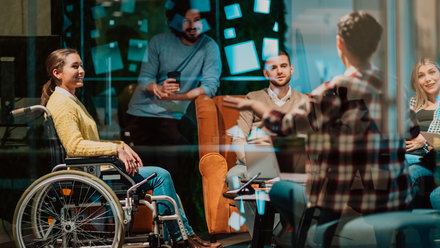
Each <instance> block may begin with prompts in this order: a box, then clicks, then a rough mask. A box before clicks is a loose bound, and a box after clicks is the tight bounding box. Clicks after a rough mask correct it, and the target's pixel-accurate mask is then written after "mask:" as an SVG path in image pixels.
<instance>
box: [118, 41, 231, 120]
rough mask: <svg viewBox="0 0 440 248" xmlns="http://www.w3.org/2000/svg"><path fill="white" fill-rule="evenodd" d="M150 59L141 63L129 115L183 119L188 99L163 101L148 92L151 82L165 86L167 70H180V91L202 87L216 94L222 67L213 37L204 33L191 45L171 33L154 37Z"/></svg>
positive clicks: (149, 49) (212, 94)
mask: <svg viewBox="0 0 440 248" xmlns="http://www.w3.org/2000/svg"><path fill="white" fill-rule="evenodd" d="M146 53H147V54H145V56H148V62H144V63H142V67H141V71H140V75H139V80H138V87H137V88H136V90H135V92H134V94H133V97H132V98H131V100H130V104H129V105H128V111H127V113H128V114H131V115H134V116H143V117H156V118H174V119H180V118H181V117H182V115H184V114H185V111H186V108H187V107H188V105H189V103H190V102H189V101H174V100H160V99H159V98H158V97H156V96H155V95H150V94H148V93H147V92H146V91H145V87H146V86H147V85H148V84H150V83H157V84H160V85H163V82H164V81H165V80H166V79H167V73H168V72H171V71H180V73H181V76H180V91H178V92H177V93H180V92H186V91H190V90H192V89H195V88H197V87H198V86H199V82H201V85H200V87H201V88H203V90H205V93H206V95H208V96H210V97H213V96H214V95H215V92H216V91H217V88H218V86H219V84H220V81H219V77H220V74H221V70H222V64H221V59H220V50H219V48H218V45H217V43H215V41H214V40H213V39H211V38H210V37H208V36H206V35H202V37H201V39H200V40H199V41H198V42H197V43H196V44H194V45H192V46H186V45H184V44H182V42H181V41H180V39H179V38H178V37H176V36H175V35H174V34H172V33H163V34H159V35H156V36H154V37H153V38H152V39H151V41H150V42H149V44H148V49H147V52H146Z"/></svg>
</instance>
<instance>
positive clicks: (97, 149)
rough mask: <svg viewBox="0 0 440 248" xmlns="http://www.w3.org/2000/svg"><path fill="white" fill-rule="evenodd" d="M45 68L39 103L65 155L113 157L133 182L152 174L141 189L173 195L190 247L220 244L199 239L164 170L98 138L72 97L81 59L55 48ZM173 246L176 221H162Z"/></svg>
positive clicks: (165, 209) (166, 210)
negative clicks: (49, 120)
mask: <svg viewBox="0 0 440 248" xmlns="http://www.w3.org/2000/svg"><path fill="white" fill-rule="evenodd" d="M46 70H47V73H48V74H49V76H50V80H49V81H48V82H47V83H46V84H45V85H44V87H43V93H42V96H41V105H43V106H46V107H47V109H48V110H49V111H50V113H51V115H52V118H53V120H54V123H55V128H56V130H57V133H58V136H59V138H60V140H61V143H62V144H63V146H64V148H65V150H66V153H67V157H92V156H117V157H118V158H119V159H120V160H121V161H122V162H123V163H124V165H125V170H126V172H127V173H128V174H129V175H130V176H131V177H132V178H133V179H134V181H135V182H136V183H138V182H140V181H142V180H143V179H144V178H146V177H148V176H149V175H151V174H152V173H154V172H155V173H157V177H155V178H154V179H152V180H149V181H147V182H146V183H144V184H143V185H142V186H141V188H142V189H143V190H145V191H148V190H153V195H166V196H170V197H171V198H173V199H174V200H175V201H176V202H177V204H178V206H179V211H180V214H181V216H182V221H183V224H184V227H185V229H186V232H187V234H188V242H189V244H190V247H220V246H221V244H220V243H209V242H206V241H203V240H202V239H200V238H199V237H198V236H197V235H196V234H195V233H194V231H193V229H192V228H191V226H190V225H189V223H188V220H187V218H186V216H185V214H184V212H183V211H182V210H181V206H180V205H179V201H178V197H177V194H176V191H175V189H174V184H173V181H172V179H171V176H170V174H169V173H168V171H166V170H164V169H162V168H159V167H154V166H146V167H143V164H142V161H141V159H140V158H139V156H138V155H137V154H136V152H134V151H133V150H132V149H131V148H130V146H128V145H127V144H125V143H124V142H122V141H103V140H100V139H99V136H98V130H97V126H96V123H95V121H94V120H93V118H92V117H91V116H90V114H89V113H88V112H87V110H86V108H85V107H84V106H83V104H82V103H81V102H80V101H79V100H78V98H77V97H76V96H75V90H76V88H79V87H82V86H83V84H84V75H85V71H84V69H83V68H82V61H81V58H80V57H79V55H78V53H77V51H76V50H74V49H59V50H56V51H54V52H52V53H51V54H50V55H49V57H48V58H47V61H46ZM161 203H162V204H158V205H159V213H160V214H170V209H173V208H172V207H171V206H167V205H170V203H169V202H165V201H163V202H161ZM165 226H166V227H167V229H168V233H169V235H170V237H171V239H172V241H173V242H174V243H173V246H177V241H179V240H181V239H182V236H181V233H180V230H179V227H178V223H177V221H175V220H167V221H165Z"/></svg>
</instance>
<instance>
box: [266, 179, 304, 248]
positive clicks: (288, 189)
mask: <svg viewBox="0 0 440 248" xmlns="http://www.w3.org/2000/svg"><path fill="white" fill-rule="evenodd" d="M269 198H270V204H272V206H273V207H274V208H275V209H276V210H277V211H278V212H279V213H280V214H281V216H282V217H283V218H284V219H285V220H286V221H287V222H288V223H289V224H290V225H291V226H292V227H293V230H294V231H293V233H292V246H295V243H296V239H295V237H296V235H295V232H297V231H298V228H299V223H300V221H301V218H302V217H303V215H304V213H305V211H306V209H307V202H308V201H309V198H308V197H307V195H306V188H305V187H304V186H302V185H299V184H297V183H294V182H292V181H279V182H277V183H275V184H274V185H273V186H272V188H271V190H270V191H269Z"/></svg>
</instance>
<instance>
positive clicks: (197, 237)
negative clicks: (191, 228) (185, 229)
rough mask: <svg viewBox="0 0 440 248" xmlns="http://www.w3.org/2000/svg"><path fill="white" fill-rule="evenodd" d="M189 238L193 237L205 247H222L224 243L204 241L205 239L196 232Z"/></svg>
mask: <svg viewBox="0 0 440 248" xmlns="http://www.w3.org/2000/svg"><path fill="white" fill-rule="evenodd" d="M188 239H192V240H194V241H195V242H196V243H197V244H199V245H202V246H204V247H215V248H220V247H222V244H220V243H219V242H216V243H210V242H208V241H204V240H203V239H201V238H200V237H199V236H197V235H196V234H194V235H192V236H188Z"/></svg>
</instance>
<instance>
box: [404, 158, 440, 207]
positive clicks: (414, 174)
mask: <svg viewBox="0 0 440 248" xmlns="http://www.w3.org/2000/svg"><path fill="white" fill-rule="evenodd" d="M405 158H406V160H407V161H408V164H409V176H410V177H411V184H412V187H413V190H414V194H415V196H414V200H413V202H414V208H431V207H432V206H431V202H430V194H431V192H432V191H433V190H434V188H435V183H434V174H433V173H432V172H431V171H430V170H428V169H426V168H425V167H424V166H423V165H422V164H421V163H420V161H419V159H421V158H422V156H417V155H411V154H406V155H405ZM437 195H438V194H437ZM434 198H435V196H434ZM438 201H439V202H440V199H439V200H438Z"/></svg>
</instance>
